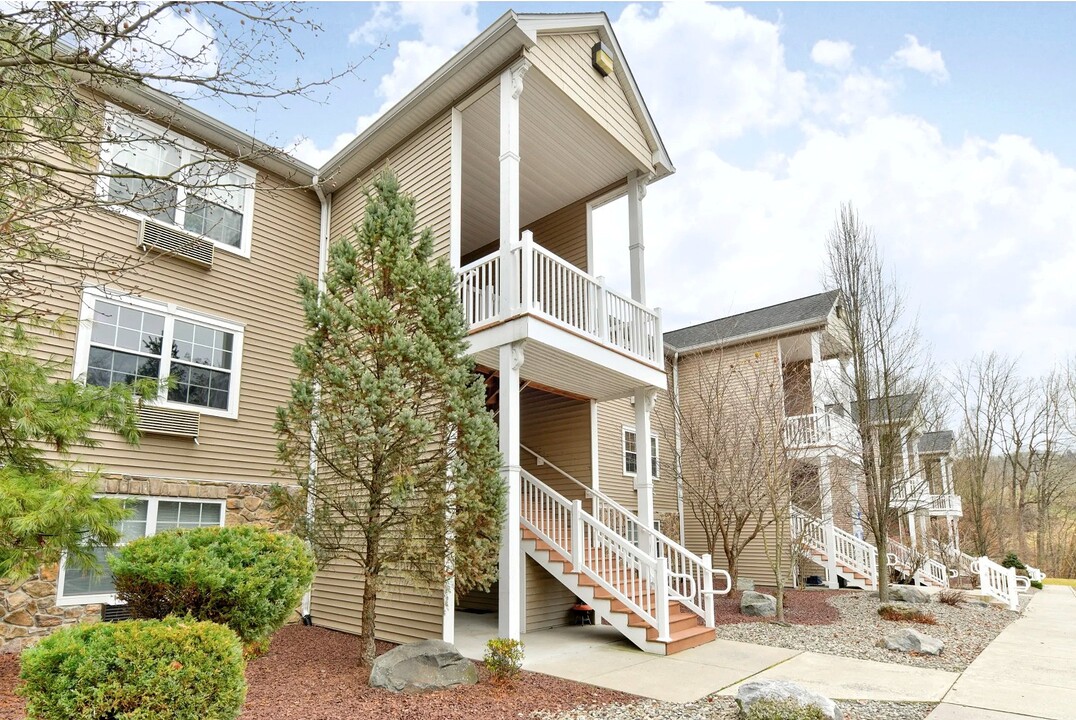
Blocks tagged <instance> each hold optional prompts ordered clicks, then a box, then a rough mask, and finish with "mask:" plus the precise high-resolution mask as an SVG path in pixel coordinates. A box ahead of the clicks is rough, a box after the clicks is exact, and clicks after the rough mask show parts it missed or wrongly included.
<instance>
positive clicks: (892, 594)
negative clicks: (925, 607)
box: [889, 585, 930, 603]
mask: <svg viewBox="0 0 1076 720" xmlns="http://www.w3.org/2000/svg"><path fill="white" fill-rule="evenodd" d="M889 599H890V600H899V601H901V602H906V603H928V602H930V596H929V595H927V594H926V593H925V592H923V591H922V590H920V589H919V588H917V587H915V586H914V585H890V586H889Z"/></svg>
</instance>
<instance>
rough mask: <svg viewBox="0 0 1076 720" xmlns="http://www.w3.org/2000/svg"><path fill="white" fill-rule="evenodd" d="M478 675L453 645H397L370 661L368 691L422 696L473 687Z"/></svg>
mask: <svg viewBox="0 0 1076 720" xmlns="http://www.w3.org/2000/svg"><path fill="white" fill-rule="evenodd" d="M476 682H478V671H477V670H476V669H475V666H474V663H472V662H471V661H470V660H468V659H466V658H465V657H463V656H462V655H460V653H459V651H458V650H456V648H455V646H454V645H451V644H450V643H446V642H444V641H441V640H423V641H422V642H417V643H410V644H408V645H401V646H399V647H397V648H393V649H392V650H389V651H388V652H387V653H385V654H384V655H382V656H381V657H379V658H377V659H376V660H374V666H373V668H371V670H370V687H378V688H384V689H386V690H391V691H393V692H425V691H427V690H440V689H441V688H447V687H452V686H454V685H474V684H475V683H476Z"/></svg>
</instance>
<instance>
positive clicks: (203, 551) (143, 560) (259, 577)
mask: <svg viewBox="0 0 1076 720" xmlns="http://www.w3.org/2000/svg"><path fill="white" fill-rule="evenodd" d="M109 564H110V565H111V567H112V573H113V575H114V576H115V578H116V595H117V597H119V599H121V600H123V601H125V602H126V603H127V606H128V607H129V608H130V610H131V615H132V617H135V618H163V617H167V616H168V615H180V616H184V615H190V616H191V617H194V618H196V619H198V620H211V621H213V622H218V623H221V624H222V625H227V626H228V627H230V628H231V629H232V630H234V631H235V632H236V634H237V635H239V637H240V638H241V639H242V640H243V642H245V643H248V644H256V643H261V642H263V641H265V640H266V639H267V638H268V637H269V636H270V635H271V634H272V633H273V632H275V631H276V630H277V629H279V628H280V627H281V626H282V625H283V624H284V623H285V622H286V621H287V619H288V617H289V616H290V615H291V613H292V612H294V611H295V609H296V607H298V605H299V601H300V600H301V599H302V595H303V593H304V592H306V589H307V588H308V587H309V586H310V582H311V580H312V579H313V577H314V558H313V556H312V555H311V553H310V551H309V550H308V549H307V548H306V545H305V544H304V543H303V542H302V541H301V540H300V539H299V538H297V537H295V536H294V535H287V534H283V533H274V532H270V531H269V530H265V529H264V528H258V527H251V526H241V527H232V528H199V529H197V530H177V531H173V532H164V533H160V534H158V535H153V536H151V537H147V538H141V539H139V540H135V541H134V542H132V543H130V544H128V545H126V546H124V547H123V549H122V550H120V552H119V553H117V554H116V555H114V556H113V557H112V558H110V559H109Z"/></svg>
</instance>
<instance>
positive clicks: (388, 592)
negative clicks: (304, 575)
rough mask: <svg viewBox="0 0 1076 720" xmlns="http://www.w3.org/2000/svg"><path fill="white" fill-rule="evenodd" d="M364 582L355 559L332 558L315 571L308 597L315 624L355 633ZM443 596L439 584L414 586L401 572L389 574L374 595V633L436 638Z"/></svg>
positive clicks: (395, 638) (402, 639)
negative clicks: (395, 574) (327, 563)
mask: <svg viewBox="0 0 1076 720" xmlns="http://www.w3.org/2000/svg"><path fill="white" fill-rule="evenodd" d="M363 586H364V583H363V575H362V572H361V570H359V568H358V566H357V565H355V564H354V563H351V562H346V561H334V562H331V563H330V564H329V565H328V566H327V567H325V568H323V569H321V570H320V571H318V574H317V578H316V579H315V580H314V589H313V592H312V593H311V597H310V615H311V616H312V617H313V619H314V624H315V625H317V626H319V627H327V628H332V629H333V630H342V631H343V632H349V633H355V634H358V632H359V630H360V629H361V613H362V591H363ZM443 598H444V595H443V592H442V590H441V588H439V587H423V586H416V584H415V583H414V582H413V581H412V580H409V579H405V578H404V577H403V576H400V575H397V576H395V577H392V578H390V579H389V580H388V582H387V583H386V586H385V588H384V590H382V591H381V592H380V593H379V594H378V598H377V624H376V630H375V635H376V637H377V638H378V639H379V640H387V641H388V642H395V643H406V642H412V641H415V640H426V639H429V638H435V639H439V638H440V637H441V632H442V622H443V612H442V608H443Z"/></svg>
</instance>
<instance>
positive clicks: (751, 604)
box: [740, 590, 777, 617]
mask: <svg viewBox="0 0 1076 720" xmlns="http://www.w3.org/2000/svg"><path fill="white" fill-rule="evenodd" d="M740 612H741V613H743V614H744V615H753V616H755V617H773V616H774V615H776V614H777V598H775V597H774V596H773V595H767V594H765V593H760V592H755V591H754V590H745V591H744V594H743V595H741V596H740Z"/></svg>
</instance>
